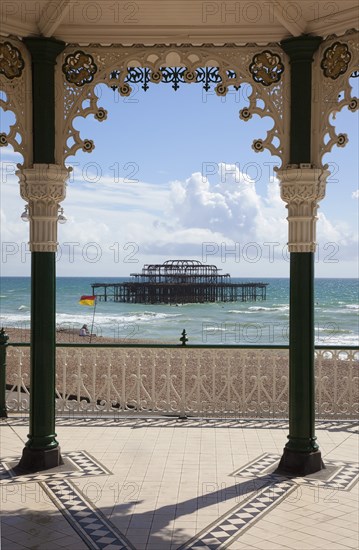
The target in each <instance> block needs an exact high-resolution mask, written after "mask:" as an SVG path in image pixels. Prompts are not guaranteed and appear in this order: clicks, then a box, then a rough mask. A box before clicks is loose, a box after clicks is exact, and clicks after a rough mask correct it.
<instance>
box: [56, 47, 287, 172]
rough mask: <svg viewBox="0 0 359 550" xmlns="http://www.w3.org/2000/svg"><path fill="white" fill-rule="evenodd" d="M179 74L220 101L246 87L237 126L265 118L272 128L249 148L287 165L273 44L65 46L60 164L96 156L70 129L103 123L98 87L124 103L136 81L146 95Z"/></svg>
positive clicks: (282, 61) (281, 70)
mask: <svg viewBox="0 0 359 550" xmlns="http://www.w3.org/2000/svg"><path fill="white" fill-rule="evenodd" d="M176 68H182V69H183V70H182V71H181V79H182V80H181V82H182V83H199V82H201V83H203V82H204V83H205V86H206V84H208V82H209V83H211V84H216V86H215V92H216V94H217V95H218V96H224V95H226V93H227V91H228V88H229V87H230V86H234V87H239V86H242V85H243V84H249V85H250V86H251V87H252V91H251V93H250V95H249V97H248V98H247V99H248V101H249V106H248V107H245V108H243V109H241V111H240V113H239V116H240V118H241V119H242V120H249V119H250V118H251V117H252V116H253V115H258V116H260V117H267V116H268V117H270V118H272V119H273V122H274V125H273V127H272V128H271V129H270V130H269V131H268V132H267V135H266V136H265V137H264V139H257V140H255V141H254V143H253V146H252V147H253V149H254V150H255V151H256V152H260V151H263V150H264V149H268V150H269V151H270V152H271V154H272V155H276V156H278V157H279V158H280V159H281V161H282V164H283V165H286V164H287V163H288V154H289V151H288V147H287V143H288V136H289V101H288V94H289V82H290V73H289V63H288V60H287V56H286V54H285V53H284V52H283V50H282V49H281V48H280V47H279V46H278V45H277V44H270V45H268V46H266V47H260V46H257V45H252V44H250V45H247V46H236V45H233V44H227V45H225V46H220V47H218V46H213V45H211V44H205V45H202V46H192V45H181V46H175V45H168V46H167V45H157V46H151V47H147V46H142V45H137V46H132V47H125V46H121V45H112V46H100V45H89V46H84V47H79V46H77V45H75V46H68V47H67V48H66V49H65V50H64V52H63V53H62V54H61V56H60V58H59V59H58V63H57V68H56V85H57V90H58V94H59V96H58V97H59V101H58V103H57V105H58V109H57V119H56V131H57V135H56V138H57V139H56V162H57V164H60V165H63V164H64V162H65V160H66V158H67V157H69V156H71V155H74V154H75V153H76V151H78V150H79V149H82V150H83V151H86V152H91V151H92V150H93V148H94V146H95V144H94V141H93V140H92V139H89V138H85V139H82V137H80V132H79V131H78V130H76V129H75V128H74V126H73V122H74V120H75V118H77V117H82V118H85V117H87V116H89V115H93V116H94V117H95V118H96V119H97V120H99V121H102V120H105V118H106V117H107V112H106V111H105V110H104V109H103V108H101V107H100V106H99V105H98V99H99V98H98V97H97V95H96V93H95V88H96V86H97V85H99V84H106V85H107V86H109V87H112V88H115V89H116V90H117V91H118V93H119V94H120V95H122V96H128V95H130V94H131V85H130V83H131V82H136V78H138V81H141V82H142V83H143V78H144V76H143V75H144V74H145V75H146V76H145V80H146V82H145V83H144V85H145V86H147V87H149V86H153V85H155V84H157V83H159V82H161V80H165V81H166V82H169V81H170V80H171V78H172V76H173V74H174V73H173V71H176ZM136 69H141V70H142V73H141V71H140V70H138V71H137V72H136ZM171 71H172V73H171ZM211 71H212V72H211ZM141 74H142V77H141ZM206 74H207V77H208V79H209V80H208V82H207V80H206V78H207V77H206ZM141 78H142V80H141ZM173 78H175V77H174V76H173ZM211 78H212V80H211ZM60 96H61V97H62V99H63V101H61V100H60ZM62 105H63V106H64V108H63V110H62Z"/></svg>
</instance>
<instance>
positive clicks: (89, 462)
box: [0, 451, 112, 485]
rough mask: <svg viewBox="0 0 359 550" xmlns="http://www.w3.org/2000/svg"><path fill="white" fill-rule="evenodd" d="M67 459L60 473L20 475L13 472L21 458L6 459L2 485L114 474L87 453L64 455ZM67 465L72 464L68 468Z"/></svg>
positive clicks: (0, 464)
mask: <svg viewBox="0 0 359 550" xmlns="http://www.w3.org/2000/svg"><path fill="white" fill-rule="evenodd" d="M62 456H63V458H64V459H65V467H60V468H59V470H60V471H56V470H57V469H54V470H55V471H51V470H48V471H46V472H35V473H33V474H19V473H17V472H16V471H14V470H13V467H14V465H16V464H18V462H19V460H20V458H19V457H18V458H14V457H6V458H4V459H3V460H2V461H1V462H0V485H3V484H4V485H6V484H9V483H29V482H30V481H32V482H40V481H44V482H45V481H48V480H52V479H64V478H66V479H68V478H81V477H87V476H100V475H109V474H111V473H112V472H110V470H108V469H107V468H105V467H104V466H103V465H102V464H100V463H99V462H98V461H97V460H96V459H95V458H93V457H92V456H91V455H90V454H89V453H87V452H86V451H71V452H65V453H62ZM66 463H68V464H70V466H69V468H66Z"/></svg>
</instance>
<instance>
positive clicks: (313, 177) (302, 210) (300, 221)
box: [277, 164, 329, 252]
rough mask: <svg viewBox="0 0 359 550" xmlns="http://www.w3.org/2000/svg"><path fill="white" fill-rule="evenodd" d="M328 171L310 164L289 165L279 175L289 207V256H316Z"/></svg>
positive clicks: (281, 193)
mask: <svg viewBox="0 0 359 550" xmlns="http://www.w3.org/2000/svg"><path fill="white" fill-rule="evenodd" d="M328 175H329V171H328V170H323V169H321V168H314V167H313V166H312V165H310V164H300V165H299V166H298V165H288V166H287V168H286V169H284V170H280V171H278V172H277V176H278V178H279V180H280V195H281V198H282V199H283V200H284V202H286V203H287V206H286V208H287V209H288V217H287V220H288V223H289V237H288V249H289V252H315V248H316V222H317V215H316V214H317V210H318V202H319V201H320V200H322V199H323V198H324V197H325V188H326V179H327V177H328Z"/></svg>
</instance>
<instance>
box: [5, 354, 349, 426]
mask: <svg viewBox="0 0 359 550" xmlns="http://www.w3.org/2000/svg"><path fill="white" fill-rule="evenodd" d="M29 356H30V352H29V348H27V347H19V348H16V347H13V346H9V347H8V358H7V365H8V366H7V384H8V385H10V386H11V390H8V392H7V406H8V408H9V411H14V412H15V411H28V408H29V389H28V388H29V378H30V377H29ZM315 356H316V371H315V373H316V413H317V417H318V418H341V419H342V418H347V419H348V418H349V419H350V418H357V416H358V411H359V397H358V382H359V373H358V367H359V351H356V350H330V349H328V350H316V352H315ZM56 407H57V411H58V414H71V413H73V414H76V415H79V416H83V415H86V414H87V413H89V414H94V413H95V414H99V415H101V414H106V413H107V414H108V413H111V414H114V415H123V414H124V415H130V414H141V415H161V414H166V415H168V414H170V415H178V416H180V417H186V416H200V417H234V418H236V417H237V418H238V417H254V418H285V417H287V416H288V351H287V350H280V349H270V350H269V349H244V348H241V349H240V348H232V349H228V348H220V349H218V348H215V349H210V348H205V347H203V348H200V349H198V348H190V347H188V348H181V347H180V348H179V347H173V348H121V347H114V348H96V347H86V348H80V347H77V348H76V347H58V348H57V375H56Z"/></svg>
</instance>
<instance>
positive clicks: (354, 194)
mask: <svg viewBox="0 0 359 550" xmlns="http://www.w3.org/2000/svg"><path fill="white" fill-rule="evenodd" d="M352 198H353V199H359V189H357V190H356V191H353V192H352Z"/></svg>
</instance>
